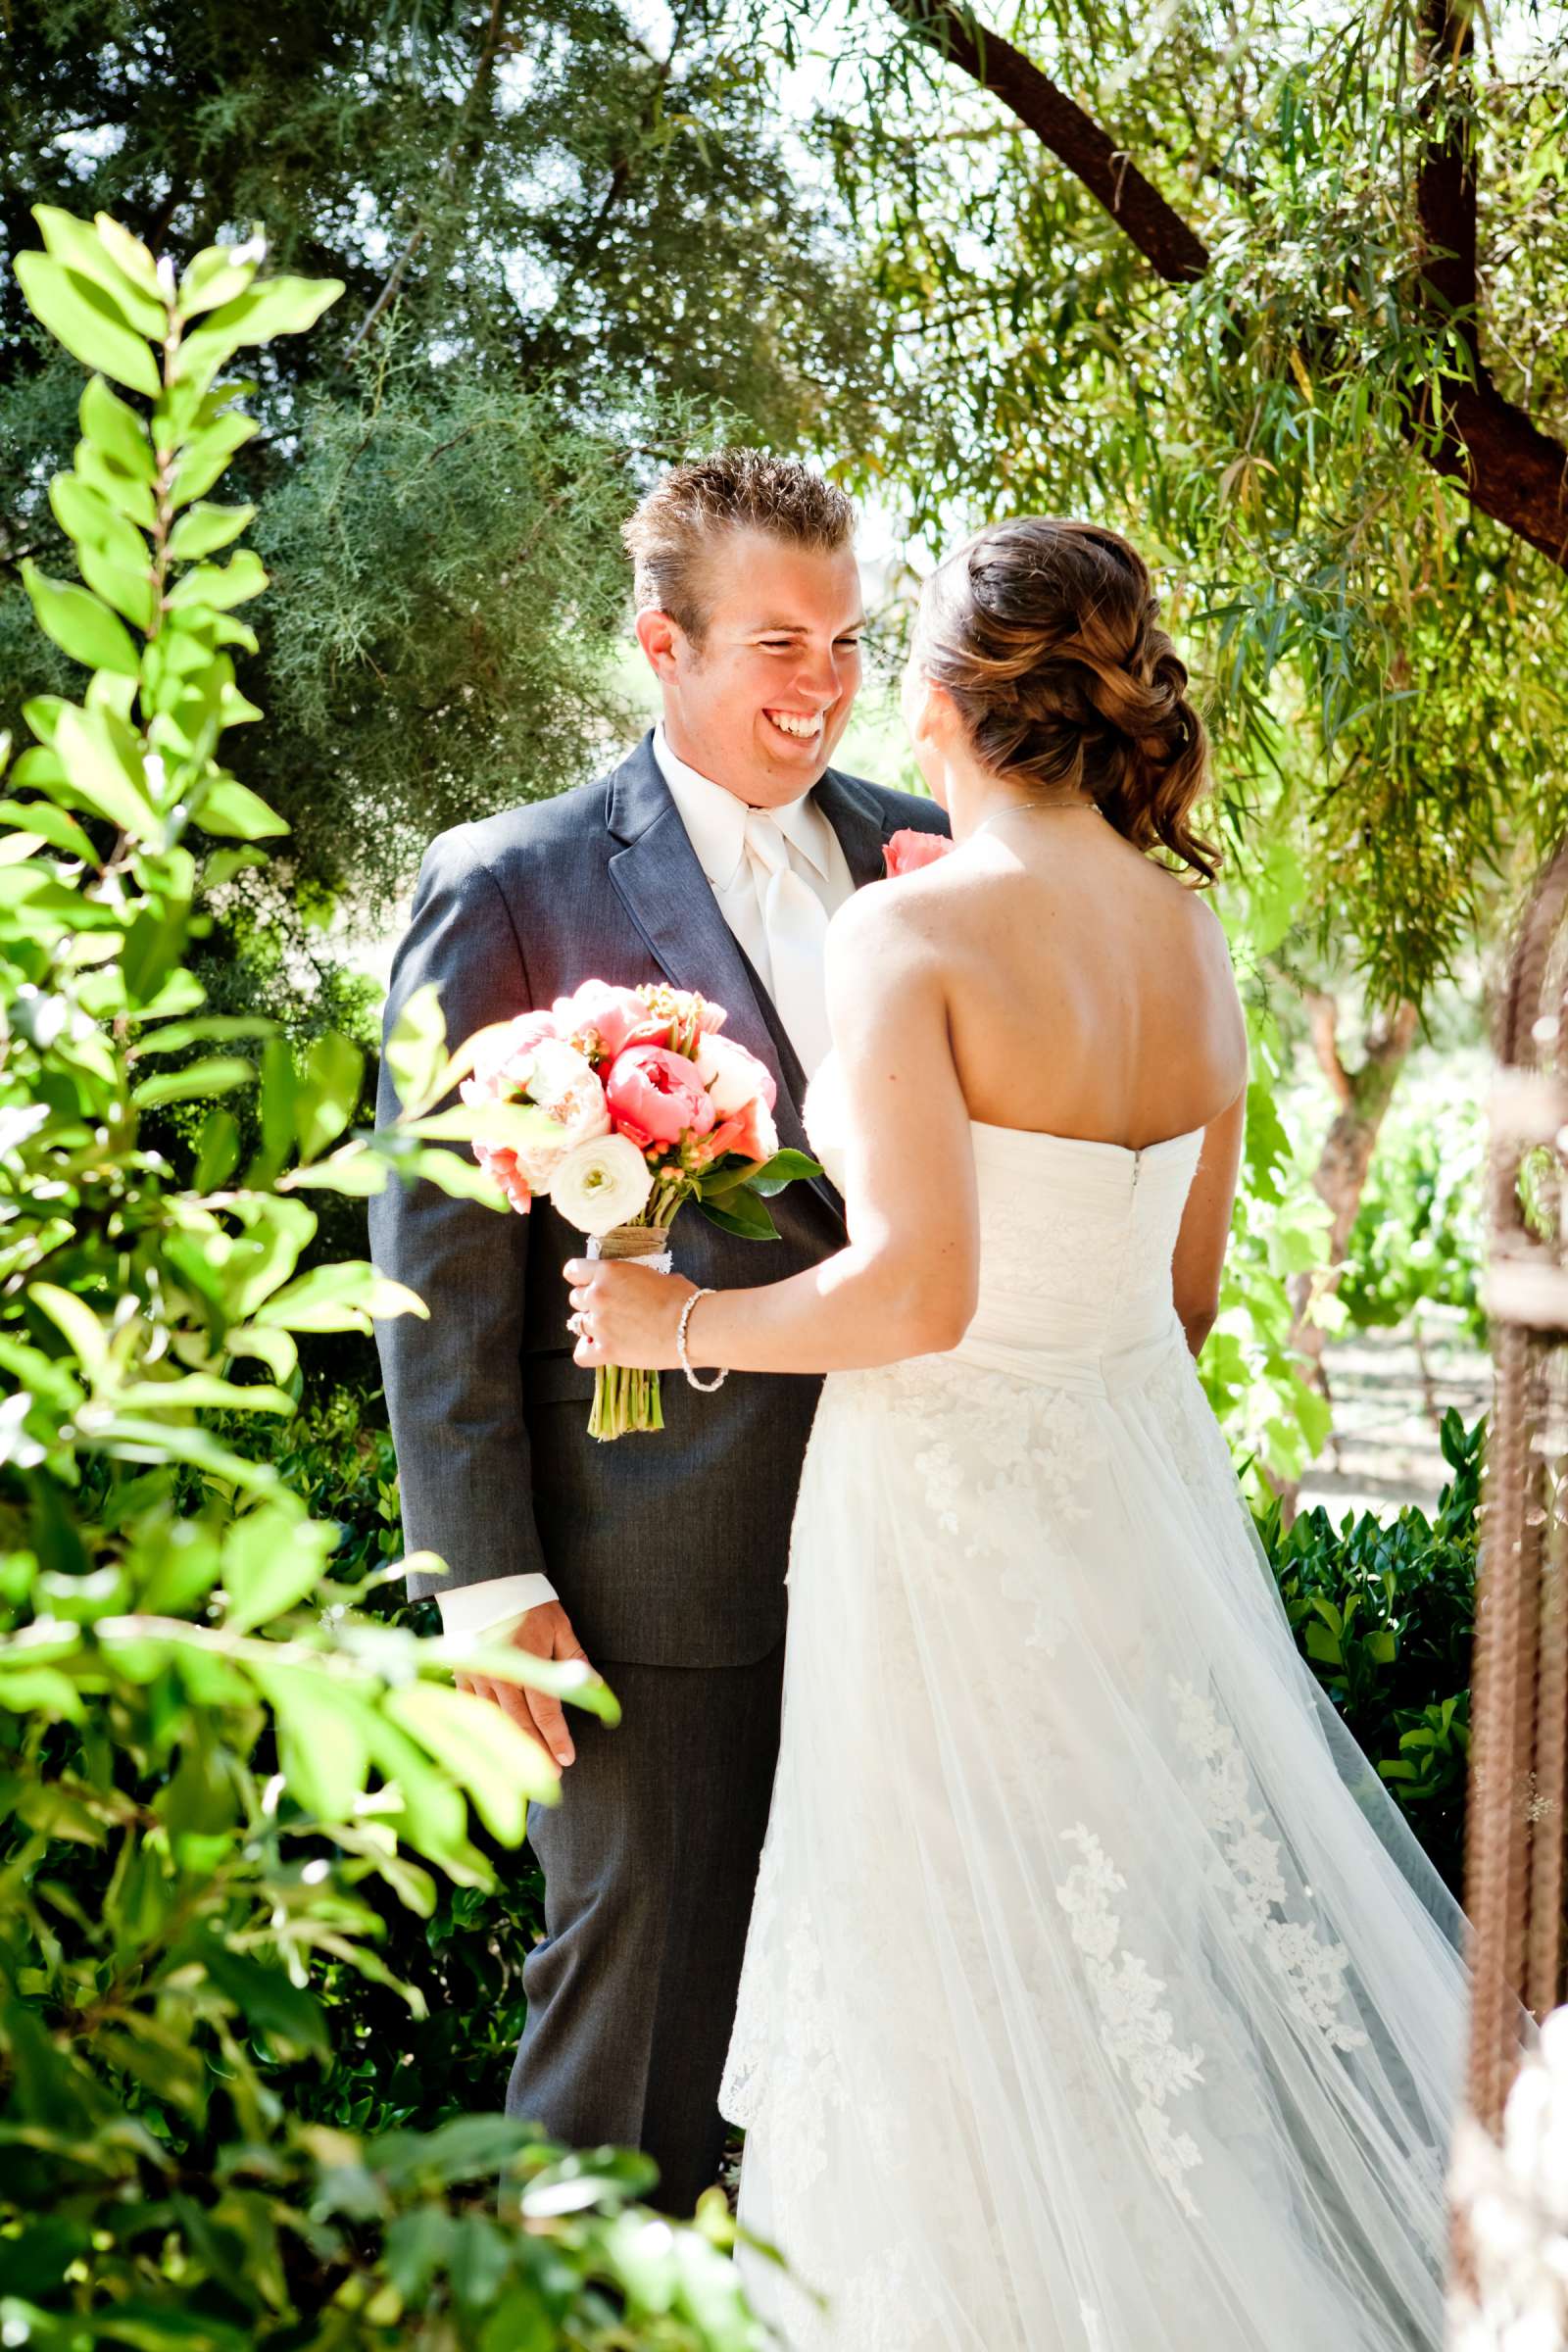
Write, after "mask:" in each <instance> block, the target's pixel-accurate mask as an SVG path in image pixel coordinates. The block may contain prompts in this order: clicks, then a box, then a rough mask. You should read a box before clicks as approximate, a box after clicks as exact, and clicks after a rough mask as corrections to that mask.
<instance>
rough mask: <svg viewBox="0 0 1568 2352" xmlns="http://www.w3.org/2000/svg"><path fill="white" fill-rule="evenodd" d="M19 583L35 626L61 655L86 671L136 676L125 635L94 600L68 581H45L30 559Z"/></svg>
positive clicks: (133, 654)
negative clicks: (68, 656)
mask: <svg viewBox="0 0 1568 2352" xmlns="http://www.w3.org/2000/svg"><path fill="white" fill-rule="evenodd" d="M22 580H23V585H24V587H25V589H26V591H27V594H28V596H29V597H30V598H31V600H32V609H33V611H34V613H36V614H37V615H38V626H39V627H40V628H41V629H42V630H43V633H44V635H45V636H46V637H52V638H53V640H54V642H55V644H56V645H58V646H59V648H60V650H61V652H62V653H63V654H69V655H70V656H71V658H72V660H73V662H85V663H86V665H87V667H88V668H89V669H111V670H118V671H120V672H121V673H122V674H123V676H126V677H131V678H134V677H136V676H137V675H138V674H139V670H140V657H139V655H138V654H137V651H136V648H135V646H134V645H133V644H132V642H131V639H130V636H129V634H128V632H127V631H126V629H125V628H124V626H123V623H122V622H120V621H118V620H117V619H116V618H115V615H114V614H113V613H111V612H110V610H109V608H108V606H107V605H105V604H101V603H100V602H99V600H98V598H97V597H95V596H93V595H92V594H90V592H89V591H88V590H87V589H85V588H78V587H76V586H75V585H74V583H73V582H72V581H70V580H51V579H49V578H48V577H47V576H46V575H45V574H44V573H43V572H41V571H40V570H39V569H38V567H37V565H36V564H34V563H33V562H32V561H31V560H30V558H29V559H27V560H25V562H24V563H23V565H22Z"/></svg>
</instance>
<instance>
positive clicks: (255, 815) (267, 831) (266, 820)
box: [194, 776, 289, 841]
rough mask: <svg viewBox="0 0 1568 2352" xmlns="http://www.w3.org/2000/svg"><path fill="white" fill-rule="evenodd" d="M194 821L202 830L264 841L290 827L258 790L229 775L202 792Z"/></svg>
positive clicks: (235, 837)
mask: <svg viewBox="0 0 1568 2352" xmlns="http://www.w3.org/2000/svg"><path fill="white" fill-rule="evenodd" d="M194 821H195V823H196V824H198V825H199V826H200V827H201V829H202V831H203V832H204V833H214V834H221V835H223V836H225V837H231V838H233V839H235V840H238V841H265V840H267V839H269V838H270V836H272V835H275V834H279V833H286V832H287V831H288V830H289V826H288V823H287V820H286V819H285V818H283V817H281V816H279V815H278V813H277V811H276V809H269V807H268V805H267V803H266V802H265V801H264V800H263V799H262V798H261V796H260V794H259V793H254V792H252V791H251V789H250V786H249V785H248V784H239V783H236V782H235V780H234V778H233V777H232V776H223V777H221V778H220V780H219V782H218V783H216V784H214V785H211V786H210V787H209V788H208V790H207V791H206V792H204V793H203V794H202V795H201V797H200V800H199V801H198V802H197V804H196V810H195V817H194Z"/></svg>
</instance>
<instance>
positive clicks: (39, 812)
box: [0, 801, 97, 862]
mask: <svg viewBox="0 0 1568 2352" xmlns="http://www.w3.org/2000/svg"><path fill="white" fill-rule="evenodd" d="M0 825H26V826H29V827H30V828H31V830H32V831H33V832H34V833H36V834H37V836H38V838H39V839H40V840H41V841H46V842H48V844H49V846H50V848H51V849H56V850H63V851H64V852H65V854H66V856H67V857H68V858H84V859H86V860H88V861H89V862H92V861H94V860H95V859H96V857H97V852H96V851H95V850H94V848H93V846H92V843H91V841H90V840H89V839H88V838H87V835H86V834H85V833H84V832H83V831H82V829H81V827H80V826H79V825H78V824H77V822H76V820H75V818H74V817H73V816H68V815H67V814H66V812H65V810H64V809H56V808H55V807H54V806H53V804H52V803H51V802H49V801H0Z"/></svg>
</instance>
